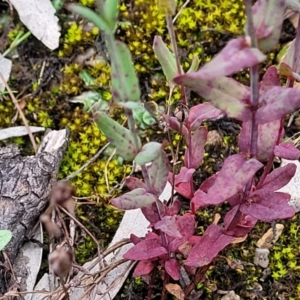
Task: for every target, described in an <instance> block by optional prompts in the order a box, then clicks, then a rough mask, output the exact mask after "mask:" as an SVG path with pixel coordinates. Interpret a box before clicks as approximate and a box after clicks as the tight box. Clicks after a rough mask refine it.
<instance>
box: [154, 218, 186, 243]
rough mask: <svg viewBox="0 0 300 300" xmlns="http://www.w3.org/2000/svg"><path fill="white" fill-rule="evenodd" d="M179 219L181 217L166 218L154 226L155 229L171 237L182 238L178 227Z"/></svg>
mask: <svg viewBox="0 0 300 300" xmlns="http://www.w3.org/2000/svg"><path fill="white" fill-rule="evenodd" d="M177 217H179V216H165V217H163V218H162V219H161V220H160V221H159V222H157V223H156V224H155V225H154V228H155V229H159V230H161V231H163V232H164V233H166V234H167V235H169V236H171V237H175V238H182V235H181V233H180V231H179V227H178V225H177Z"/></svg>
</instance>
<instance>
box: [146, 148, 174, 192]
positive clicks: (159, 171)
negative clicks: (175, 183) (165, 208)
mask: <svg viewBox="0 0 300 300" xmlns="http://www.w3.org/2000/svg"><path fill="white" fill-rule="evenodd" d="M147 170H148V175H149V179H150V183H151V187H152V191H153V193H155V195H157V196H159V195H160V194H161V193H162V192H163V190H164V188H165V186H166V184H167V181H168V174H169V159H168V157H167V154H166V153H165V152H164V151H163V150H160V152H159V155H158V157H157V158H156V159H155V160H154V161H153V162H152V164H151V165H150V166H149V167H147Z"/></svg>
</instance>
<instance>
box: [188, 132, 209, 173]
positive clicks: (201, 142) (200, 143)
mask: <svg viewBox="0 0 300 300" xmlns="http://www.w3.org/2000/svg"><path fill="white" fill-rule="evenodd" d="M206 139H207V129H206V128H205V127H204V126H201V127H198V129H197V130H196V131H195V132H194V133H193V135H192V136H191V145H190V146H188V147H187V149H186V151H185V156H184V165H185V166H186V167H188V168H190V169H192V168H193V169H197V168H199V166H200V164H201V162H202V159H203V155H204V146H205V143H206ZM190 154H191V155H190Z"/></svg>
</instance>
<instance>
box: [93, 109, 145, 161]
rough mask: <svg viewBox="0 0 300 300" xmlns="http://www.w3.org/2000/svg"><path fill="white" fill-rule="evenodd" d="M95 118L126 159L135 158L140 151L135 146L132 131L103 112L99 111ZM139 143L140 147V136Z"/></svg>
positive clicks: (118, 151)
mask: <svg viewBox="0 0 300 300" xmlns="http://www.w3.org/2000/svg"><path fill="white" fill-rule="evenodd" d="M95 118H96V122H97V125H98V127H99V128H100V129H101V130H102V132H103V133H104V134H105V136H106V137H107V139H108V140H109V141H110V142H111V144H112V145H113V146H115V147H116V150H117V153H118V154H119V155H120V156H121V157H123V158H124V159H125V160H133V159H134V157H135V156H136V154H137V153H138V149H136V147H135V144H134V139H133V135H132V133H131V131H130V130H128V129H127V128H124V127H123V126H122V125H120V124H119V123H118V122H116V121H114V120H113V119H111V118H110V117H109V116H107V115H106V114H105V113H103V112H97V113H96V116H95ZM138 143H139V145H138V148H140V147H141V141H140V139H139V138H138Z"/></svg>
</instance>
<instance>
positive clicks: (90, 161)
mask: <svg viewBox="0 0 300 300" xmlns="http://www.w3.org/2000/svg"><path fill="white" fill-rule="evenodd" d="M109 145H110V143H107V144H106V145H104V146H103V147H102V148H101V149H100V150H99V151H98V152H97V153H96V154H95V155H94V156H93V157H92V158H91V159H89V160H88V161H87V162H86V163H85V164H83V165H82V166H81V167H80V168H79V169H78V170H76V171H75V172H73V173H71V174H70V175H68V176H67V177H66V178H64V179H62V180H63V181H68V180H71V179H72V178H74V177H76V176H77V175H78V174H79V173H80V172H81V171H82V170H84V169H85V168H86V167H88V166H89V165H90V164H91V163H93V162H94V161H96V160H97V159H98V157H99V156H100V155H101V154H102V153H103V152H104V150H105V149H106V148H107V147H108V146H109Z"/></svg>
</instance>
